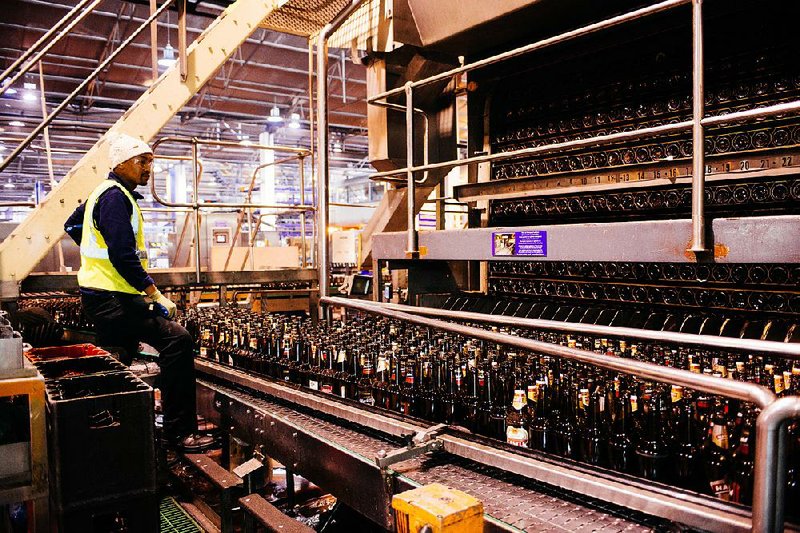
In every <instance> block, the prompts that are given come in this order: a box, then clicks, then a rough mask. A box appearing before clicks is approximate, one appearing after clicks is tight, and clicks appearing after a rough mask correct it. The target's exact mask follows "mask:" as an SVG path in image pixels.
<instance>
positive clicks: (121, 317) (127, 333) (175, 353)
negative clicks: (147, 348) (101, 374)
mask: <svg viewBox="0 0 800 533" xmlns="http://www.w3.org/2000/svg"><path fill="white" fill-rule="evenodd" d="M81 301H82V303H83V310H84V312H85V313H86V315H87V316H88V317H89V318H91V319H92V321H93V322H94V324H95V328H96V330H97V336H98V339H97V340H98V344H99V345H100V346H119V347H121V348H123V349H124V350H125V352H127V354H126V355H125V356H124V357H122V358H121V360H122V362H123V363H125V364H128V365H129V364H130V362H131V359H132V358H133V355H134V354H135V353H137V351H138V347H139V341H143V342H146V343H147V344H149V345H151V346H153V347H154V348H155V349H156V350H158V353H159V355H158V366H159V367H161V376H160V378H159V381H160V388H161V403H162V406H163V411H164V437H165V438H166V439H167V440H177V439H179V438H181V437H183V436H186V435H189V434H190V433H194V432H195V431H197V414H196V413H197V405H196V402H197V400H196V397H195V377H194V361H193V358H194V355H193V343H192V337H191V335H189V332H188V331H186V329H185V328H184V327H183V326H181V325H180V324H178V323H177V322H173V321H172V320H167V319H165V318H163V317H161V316H158V315H155V314H154V313H153V312H152V311H151V310H150V309H149V304H148V303H147V302H146V301H145V299H144V297H142V296H139V295H135V294H124V293H118V292H105V291H92V292H91V293H88V292H83V291H82V292H81Z"/></svg>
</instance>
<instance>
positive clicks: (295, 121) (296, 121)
mask: <svg viewBox="0 0 800 533" xmlns="http://www.w3.org/2000/svg"><path fill="white" fill-rule="evenodd" d="M289 127H290V128H292V129H293V130H299V129H300V113H292V119H291V120H290V121H289Z"/></svg>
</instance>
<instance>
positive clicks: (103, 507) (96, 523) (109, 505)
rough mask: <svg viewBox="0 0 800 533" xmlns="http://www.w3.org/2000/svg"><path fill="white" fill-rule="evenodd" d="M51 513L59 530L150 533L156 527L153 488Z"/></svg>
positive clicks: (66, 531)
mask: <svg viewBox="0 0 800 533" xmlns="http://www.w3.org/2000/svg"><path fill="white" fill-rule="evenodd" d="M54 515H55V516H54V522H55V525H56V527H57V530H58V531H59V532H61V533H108V532H110V531H125V532H127V533H154V532H158V531H159V530H160V517H159V498H158V495H157V494H156V492H155V491H154V490H153V491H141V492H135V493H129V494H125V495H123V496H120V497H116V498H108V499H105V500H99V501H94V502H91V503H87V504H85V505H81V506H77V507H74V508H72V509H69V510H67V511H63V510H62V511H56V512H55V513H54Z"/></svg>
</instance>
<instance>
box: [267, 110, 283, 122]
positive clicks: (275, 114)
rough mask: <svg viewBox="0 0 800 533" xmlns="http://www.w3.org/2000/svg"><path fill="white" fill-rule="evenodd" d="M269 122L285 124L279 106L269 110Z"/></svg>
mask: <svg viewBox="0 0 800 533" xmlns="http://www.w3.org/2000/svg"><path fill="white" fill-rule="evenodd" d="M267 122H272V123H273V124H276V123H278V122H283V117H282V116H281V110H280V109H279V108H278V106H272V109H270V110H269V116H268V117H267Z"/></svg>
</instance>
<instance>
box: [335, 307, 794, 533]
mask: <svg viewBox="0 0 800 533" xmlns="http://www.w3.org/2000/svg"><path fill="white" fill-rule="evenodd" d="M320 303H322V304H326V305H332V306H338V307H345V308H350V309H356V310H358V311H363V312H366V313H370V314H375V315H380V316H384V317H387V318H393V319H397V320H402V321H404V322H409V323H411V324H416V325H419V326H424V327H429V328H433V329H438V330H442V331H448V332H451V333H455V334H458V335H462V336H465V337H471V338H476V339H481V340H485V341H489V342H493V343H499V344H504V345H507V346H512V347H515V348H519V349H522V350H528V351H531V352H535V353H541V354H545V355H550V356H553V357H560V358H565V359H570V360H573V361H578V362H581V363H584V364H588V365H592V366H595V367H599V368H604V369H606V370H612V371H614V372H620V373H623V374H627V375H631V376H638V377H641V378H645V379H647V380H651V381H656V382H660V383H666V384H675V385H681V386H684V387H689V388H691V389H694V390H698V391H702V392H706V393H709V394H716V395H720V396H725V397H727V398H734V399H739V400H743V401H747V402H752V403H754V404H755V405H756V406H758V407H759V408H760V409H761V410H762V411H761V413H760V414H759V416H758V418H757V420H756V431H757V436H756V450H755V457H756V461H755V472H754V489H753V507H752V531H757V532H765V533H767V532H768V533H772V532H775V531H778V530H782V524H783V519H782V516H783V515H782V513H783V505H784V491H785V489H784V487H783V482H784V480H783V476H784V475H785V470H786V451H787V449H786V448H787V446H786V444H787V443H786V440H787V438H786V432H785V431H781V426H782V424H783V423H785V421H786V420H788V419H790V418H797V417H800V397H793V398H784V399H781V400H776V397H775V394H773V392H772V391H770V390H769V389H767V388H765V387H762V386H760V385H756V384H754V383H748V382H741V381H733V380H729V379H722V378H717V377H714V376H707V375H704V374H696V373H694V372H690V371H687V370H680V369H677V368H672V367H665V366H661V365H657V364H655V363H645V362H642V361H636V360H632V359H626V358H622V357H617V356H610V355H603V354H597V353H594V352H590V351H586V350H579V349H576V348H569V347H566V346H561V345H556V344H550V343H546V342H542V341H536V340H533V339H527V338H521V337H516V336H513V335H510V334H507V333H500V332H496V331H489V330H485V329H480V328H477V327H474V326H467V325H463V324H458V323H454V322H446V321H443V320H437V319H432V318H426V317H422V316H418V315H415V314H411V313H406V312H403V311H398V310H397V309H396V308H392V307H389V305H388V304H379V303H375V302H366V301H353V300H347V299H344V298H331V297H323V298H321V299H320Z"/></svg>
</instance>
